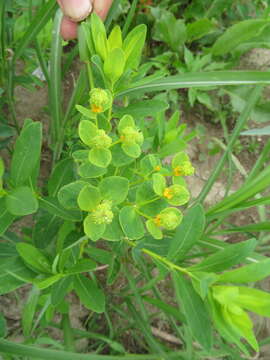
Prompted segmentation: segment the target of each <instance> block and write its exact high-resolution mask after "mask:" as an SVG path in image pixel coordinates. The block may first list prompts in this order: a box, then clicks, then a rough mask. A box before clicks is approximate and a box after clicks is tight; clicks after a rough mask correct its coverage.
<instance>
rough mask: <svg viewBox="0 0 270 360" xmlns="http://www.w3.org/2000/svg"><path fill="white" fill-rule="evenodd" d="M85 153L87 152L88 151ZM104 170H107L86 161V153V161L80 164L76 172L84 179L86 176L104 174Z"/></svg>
mask: <svg viewBox="0 0 270 360" xmlns="http://www.w3.org/2000/svg"><path fill="white" fill-rule="evenodd" d="M87 153H89V151H88V152H87ZM106 172H107V169H106V168H102V167H99V166H96V165H94V164H91V163H90V162H89V161H88V154H87V162H85V163H83V164H81V165H80V167H79V169H78V174H79V175H80V176H81V177H82V178H85V179H87V178H88V179H94V178H97V177H100V176H102V175H104V174H106Z"/></svg>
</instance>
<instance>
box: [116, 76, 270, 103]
mask: <svg viewBox="0 0 270 360" xmlns="http://www.w3.org/2000/svg"><path fill="white" fill-rule="evenodd" d="M269 83H270V74H269V72H264V71H205V72H194V73H186V74H181V75H173V76H168V77H164V78H162V79H158V80H154V81H153V80H152V79H151V78H150V79H149V81H147V78H145V79H144V82H143V84H141V83H140V82H138V83H133V84H132V86H129V88H128V89H125V90H121V91H120V92H118V93H117V94H116V97H122V96H126V95H134V94H141V93H146V92H152V91H162V90H171V89H184V88H194V87H205V86H206V87H209V86H221V85H230V86H231V85H241V84H245V85H247V84H251V85H252V84H269Z"/></svg>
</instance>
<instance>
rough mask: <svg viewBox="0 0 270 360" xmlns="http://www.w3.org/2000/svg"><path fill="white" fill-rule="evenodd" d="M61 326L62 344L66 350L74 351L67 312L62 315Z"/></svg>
mask: <svg viewBox="0 0 270 360" xmlns="http://www.w3.org/2000/svg"><path fill="white" fill-rule="evenodd" d="M62 328H63V331H64V344H65V350H66V351H75V347H74V337H73V331H72V328H71V325H70V319H69V315H68V314H63V315H62Z"/></svg>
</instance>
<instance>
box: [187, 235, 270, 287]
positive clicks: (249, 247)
mask: <svg viewBox="0 0 270 360" xmlns="http://www.w3.org/2000/svg"><path fill="white" fill-rule="evenodd" d="M255 247H256V240H255V239H250V240H247V241H243V242H240V243H238V244H232V245H230V246H228V247H226V248H225V249H223V250H220V251H217V252H216V253H215V254H213V255H210V256H208V257H207V258H205V259H204V260H203V261H202V262H200V263H199V264H197V265H194V266H191V267H190V268H189V269H190V270H191V271H193V270H194V271H204V272H219V271H223V270H226V269H228V268H230V267H231V266H233V265H237V264H239V263H241V262H242V261H244V260H245V259H246V257H247V256H249V255H250V254H251V253H252V252H253V251H254V249H255ZM269 273H270V272H269ZM219 281H220V278H219Z"/></svg>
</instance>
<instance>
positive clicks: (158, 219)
mask: <svg viewBox="0 0 270 360" xmlns="http://www.w3.org/2000/svg"><path fill="white" fill-rule="evenodd" d="M182 218H183V215H182V213H181V211H180V210H178V209H176V208H166V209H164V210H162V211H161V212H160V213H159V214H158V215H157V216H155V218H153V219H151V220H148V221H147V222H146V227H147V230H148V231H149V232H150V234H151V235H152V236H153V237H154V238H155V239H162V237H163V234H162V229H165V230H174V229H175V228H177V226H178V225H180V223H181V221H182Z"/></svg>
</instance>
